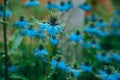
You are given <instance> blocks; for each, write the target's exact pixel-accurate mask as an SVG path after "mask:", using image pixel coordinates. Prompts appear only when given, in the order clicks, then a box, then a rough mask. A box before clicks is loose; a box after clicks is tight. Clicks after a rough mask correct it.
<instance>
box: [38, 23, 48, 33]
mask: <svg viewBox="0 0 120 80" xmlns="http://www.w3.org/2000/svg"><path fill="white" fill-rule="evenodd" d="M48 27H49V24H48V23H47V22H43V23H40V31H46V30H47V29H48Z"/></svg>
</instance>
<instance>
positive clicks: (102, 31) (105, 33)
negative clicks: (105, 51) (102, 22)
mask: <svg viewBox="0 0 120 80" xmlns="http://www.w3.org/2000/svg"><path fill="white" fill-rule="evenodd" d="M98 35H99V36H100V37H106V36H107V35H108V33H107V32H106V31H104V30H100V31H99V32H98Z"/></svg>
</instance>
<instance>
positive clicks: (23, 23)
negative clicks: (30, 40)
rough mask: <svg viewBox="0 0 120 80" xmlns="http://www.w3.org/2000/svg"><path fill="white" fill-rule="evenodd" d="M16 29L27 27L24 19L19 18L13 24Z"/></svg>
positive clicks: (27, 23)
mask: <svg viewBox="0 0 120 80" xmlns="http://www.w3.org/2000/svg"><path fill="white" fill-rule="evenodd" d="M14 25H15V26H16V27H18V28H24V27H26V26H28V25H29V22H28V21H27V20H24V17H22V16H21V17H20V20H18V21H16V23H15V24H14Z"/></svg>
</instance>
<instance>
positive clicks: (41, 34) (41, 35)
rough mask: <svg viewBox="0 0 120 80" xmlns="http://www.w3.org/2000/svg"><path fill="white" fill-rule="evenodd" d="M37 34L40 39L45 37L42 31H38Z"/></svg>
mask: <svg viewBox="0 0 120 80" xmlns="http://www.w3.org/2000/svg"><path fill="white" fill-rule="evenodd" d="M37 35H38V37H39V38H41V39H42V38H44V37H45V34H44V33H43V32H42V31H38V33H37Z"/></svg>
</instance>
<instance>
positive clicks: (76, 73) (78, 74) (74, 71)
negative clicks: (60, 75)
mask: <svg viewBox="0 0 120 80" xmlns="http://www.w3.org/2000/svg"><path fill="white" fill-rule="evenodd" d="M72 73H73V75H74V76H75V77H79V76H80V72H79V70H77V69H73V71H72Z"/></svg>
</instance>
